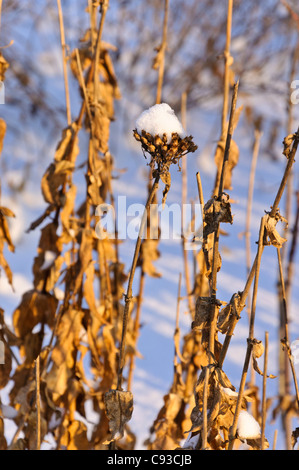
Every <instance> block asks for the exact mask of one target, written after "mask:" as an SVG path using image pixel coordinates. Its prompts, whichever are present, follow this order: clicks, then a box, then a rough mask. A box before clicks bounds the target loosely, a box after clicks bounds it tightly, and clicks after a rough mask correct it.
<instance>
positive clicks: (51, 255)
mask: <svg viewBox="0 0 299 470" xmlns="http://www.w3.org/2000/svg"><path fill="white" fill-rule="evenodd" d="M56 257H57V254H56V253H55V252H54V251H49V250H47V251H45V255H44V262H43V264H42V266H41V267H40V269H41V270H44V269H49V268H50V267H51V266H52V264H53V263H54V261H55V259H56Z"/></svg>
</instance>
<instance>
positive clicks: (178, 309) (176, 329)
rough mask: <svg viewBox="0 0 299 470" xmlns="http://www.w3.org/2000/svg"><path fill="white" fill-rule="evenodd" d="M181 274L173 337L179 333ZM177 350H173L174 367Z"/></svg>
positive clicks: (180, 276) (180, 275)
mask: <svg viewBox="0 0 299 470" xmlns="http://www.w3.org/2000/svg"><path fill="white" fill-rule="evenodd" d="M181 291H182V274H181V273H180V274H179V282H178V293H177V302H176V315H175V332H174V336H175V335H176V333H177V332H178V331H179V318H180V304H181V299H182V294H181ZM177 355H178V354H177V350H176V347H175V348H174V361H173V362H174V367H176V365H177Z"/></svg>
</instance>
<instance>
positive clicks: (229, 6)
mask: <svg viewBox="0 0 299 470" xmlns="http://www.w3.org/2000/svg"><path fill="white" fill-rule="evenodd" d="M233 3H234V2H233V0H228V4H227V23H226V43H225V49H224V77H223V107H222V121H221V134H222V136H223V135H224V132H225V124H226V118H227V112H228V99H229V67H230V65H231V56H230V42H231V30H232V16H233Z"/></svg>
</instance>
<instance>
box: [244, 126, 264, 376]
mask: <svg viewBox="0 0 299 470" xmlns="http://www.w3.org/2000/svg"><path fill="white" fill-rule="evenodd" d="M261 136H262V132H261V131H259V130H257V129H256V130H255V133H254V144H253V152H252V160H251V167H250V175H249V184H248V196H247V210H246V224H245V249H246V270H247V276H248V275H249V273H250V267H251V248H250V238H251V236H250V235H251V234H250V223H251V212H252V202H253V189H254V180H255V170H256V164H257V159H258V154H259V147H260V139H261ZM250 309H251V305H250V296H248V303H247V314H248V318H250ZM254 375H255V374H254V369H253V367H251V377H250V383H251V384H252V385H253V383H254Z"/></svg>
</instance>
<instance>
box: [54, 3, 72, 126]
mask: <svg viewBox="0 0 299 470" xmlns="http://www.w3.org/2000/svg"><path fill="white" fill-rule="evenodd" d="M57 7H58V16H59V27H60V41H61V50H62V66H63V76H64V88H65V103H66V115H67V123H68V125H69V126H70V124H71V122H72V116H71V101H70V93H69V82H68V76H67V57H66V44H65V34H64V24H63V13H62V8H61V0H57Z"/></svg>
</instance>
